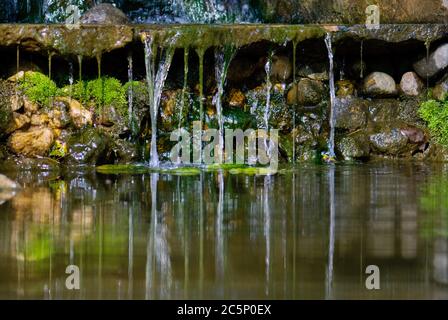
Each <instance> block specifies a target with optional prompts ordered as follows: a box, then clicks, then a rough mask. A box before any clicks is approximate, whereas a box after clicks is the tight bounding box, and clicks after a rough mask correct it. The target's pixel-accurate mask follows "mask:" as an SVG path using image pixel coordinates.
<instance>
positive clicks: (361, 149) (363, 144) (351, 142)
mask: <svg viewBox="0 0 448 320" xmlns="http://www.w3.org/2000/svg"><path fill="white" fill-rule="evenodd" d="M336 149H337V151H338V152H339V153H340V154H341V156H342V158H343V159H344V160H356V159H365V158H368V157H369V155H370V147H369V139H368V136H367V135H366V134H365V133H364V132H360V133H355V134H352V135H346V136H344V137H342V138H341V139H338V140H337V141H336Z"/></svg>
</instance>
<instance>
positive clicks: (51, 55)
mask: <svg viewBox="0 0 448 320" xmlns="http://www.w3.org/2000/svg"><path fill="white" fill-rule="evenodd" d="M52 59H53V53H51V52H49V53H48V78H50V79H51V62H52Z"/></svg>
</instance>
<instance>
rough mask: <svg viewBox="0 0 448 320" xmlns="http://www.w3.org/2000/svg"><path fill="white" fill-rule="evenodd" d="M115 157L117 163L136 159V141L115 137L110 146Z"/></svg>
mask: <svg viewBox="0 0 448 320" xmlns="http://www.w3.org/2000/svg"><path fill="white" fill-rule="evenodd" d="M111 148H112V151H113V153H114V154H115V158H116V159H117V161H118V162H119V163H131V162H135V161H137V160H139V159H138V148H137V144H136V143H132V142H130V141H126V140H123V139H116V140H114V142H113V146H112V147H111Z"/></svg>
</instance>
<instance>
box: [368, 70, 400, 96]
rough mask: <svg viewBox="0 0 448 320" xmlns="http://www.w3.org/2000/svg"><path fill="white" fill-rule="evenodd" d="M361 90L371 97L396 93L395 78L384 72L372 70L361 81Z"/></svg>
mask: <svg viewBox="0 0 448 320" xmlns="http://www.w3.org/2000/svg"><path fill="white" fill-rule="evenodd" d="M363 92H364V93H365V94H366V95H369V96H372V97H384V96H391V95H395V94H397V88H396V84H395V80H394V79H393V78H392V77H391V76H390V75H388V74H387V73H384V72H372V73H371V74H369V75H368V76H367V77H366V78H365V79H364V83H363Z"/></svg>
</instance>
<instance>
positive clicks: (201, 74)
mask: <svg viewBox="0 0 448 320" xmlns="http://www.w3.org/2000/svg"><path fill="white" fill-rule="evenodd" d="M196 53H197V54H198V57H199V123H200V129H201V130H202V128H203V124H204V54H205V50H204V49H197V50H196ZM201 144H202V142H201V139H198V140H197V144H196V145H194V146H193V148H194V149H195V153H199V163H202V152H201V150H202V148H201Z"/></svg>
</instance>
